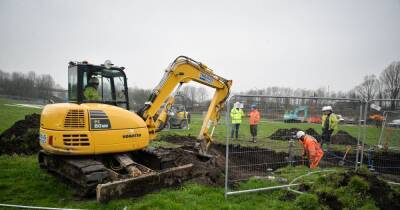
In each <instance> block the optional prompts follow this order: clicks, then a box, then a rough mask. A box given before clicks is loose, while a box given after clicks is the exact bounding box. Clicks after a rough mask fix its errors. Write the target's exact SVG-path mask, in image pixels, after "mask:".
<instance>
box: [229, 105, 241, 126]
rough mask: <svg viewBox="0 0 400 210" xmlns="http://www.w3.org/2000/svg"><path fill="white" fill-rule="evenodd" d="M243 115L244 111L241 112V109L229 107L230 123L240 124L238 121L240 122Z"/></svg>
mask: <svg viewBox="0 0 400 210" xmlns="http://www.w3.org/2000/svg"><path fill="white" fill-rule="evenodd" d="M243 115H244V113H243V110H242V109H236V108H233V109H231V120H232V124H240V123H242V117H243Z"/></svg>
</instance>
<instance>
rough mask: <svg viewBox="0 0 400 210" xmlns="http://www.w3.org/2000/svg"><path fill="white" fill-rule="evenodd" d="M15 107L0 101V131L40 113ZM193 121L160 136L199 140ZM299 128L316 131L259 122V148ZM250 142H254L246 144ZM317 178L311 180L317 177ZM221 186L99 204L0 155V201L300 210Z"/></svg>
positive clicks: (288, 171) (221, 136)
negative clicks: (230, 191) (280, 130)
mask: <svg viewBox="0 0 400 210" xmlns="http://www.w3.org/2000/svg"><path fill="white" fill-rule="evenodd" d="M9 103H13V101H10V100H3V99H0V132H2V131H3V130H4V129H6V128H7V127H9V126H10V125H12V123H13V122H15V121H16V120H19V119H22V118H23V117H24V115H26V114H30V113H33V112H40V110H38V109H31V108H16V107H9V106H5V105H4V104H9ZM192 119H193V121H192V122H193V123H192V125H191V128H190V129H189V130H170V131H163V132H161V134H160V135H161V136H162V135H167V134H180V135H193V136H197V135H198V131H199V129H200V126H201V117H200V116H193V118H192ZM246 121H247V120H246V119H245V120H244V123H243V125H242V128H241V129H242V132H241V137H242V138H247V137H246V136H247V135H248V133H249V131H248V129H247V128H248V125H247V122H246ZM283 127H287V128H290V127H299V128H309V127H312V128H315V129H316V130H318V128H319V125H308V124H284V123H275V122H262V124H261V126H260V128H259V136H260V137H261V138H260V139H261V140H260V141H259V142H260V143H258V144H260V145H261V146H262V145H263V143H262V139H263V138H264V137H265V138H266V137H267V136H269V135H271V134H272V132H274V130H275V129H277V128H283ZM343 129H344V130H346V131H348V132H350V133H351V134H353V135H355V136H356V134H357V128H356V127H354V126H343ZM368 129H369V132H368V135H371V139H373V138H374V137H372V136H375V135H376V136H377V135H378V133H379V132H378V129H374V128H368ZM225 133H226V127H225V125H224V120H222V122H221V125H220V126H218V127H217V128H216V130H215V132H214V136H215V141H216V142H221V143H223V142H224V141H225ZM249 144H252V143H249ZM152 145H156V146H157V145H167V144H166V143H163V142H160V141H154V142H152ZM308 171H309V169H307V168H305V167H296V168H291V167H289V168H285V169H282V172H281V175H282V176H283V177H286V178H287V179H289V180H292V179H293V178H295V177H297V176H299V175H302V174H305V173H306V172H308ZM316 176H319V175H315V176H312V177H311V178H315V177H316ZM274 184H276V183H274V182H272V181H260V180H250V181H248V182H246V183H243V184H242V185H241V186H240V189H248V188H252V187H255V186H270V185H274ZM223 192H224V190H223V188H222V187H208V186H201V185H198V184H194V183H186V184H184V185H183V186H182V187H180V188H178V189H164V190H161V191H160V192H155V193H152V194H148V195H146V196H144V197H141V198H131V199H119V200H114V201H111V202H110V203H107V204H98V203H96V201H95V200H94V199H89V200H76V199H75V198H74V196H73V189H71V188H69V186H68V185H66V184H64V183H63V182H61V181H60V180H59V179H57V178H55V177H53V176H50V175H49V174H47V173H46V172H44V171H42V170H40V169H39V167H38V164H37V161H36V157H35V156H5V155H3V156H0V203H7V204H20V205H37V206H49V207H69V208H88V209H123V208H124V207H127V208H128V209H299V207H298V206H297V205H296V202H295V201H285V200H282V199H280V198H281V197H282V196H284V195H285V193H286V191H282V190H281V191H270V192H264V193H253V194H244V195H240V196H232V197H229V198H228V199H227V200H226V199H225V198H224V193H223Z"/></svg>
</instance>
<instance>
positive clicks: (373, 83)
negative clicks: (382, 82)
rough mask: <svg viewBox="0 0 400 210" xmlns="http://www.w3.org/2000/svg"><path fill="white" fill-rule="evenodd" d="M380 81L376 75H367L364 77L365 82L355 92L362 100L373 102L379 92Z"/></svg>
mask: <svg viewBox="0 0 400 210" xmlns="http://www.w3.org/2000/svg"><path fill="white" fill-rule="evenodd" d="M377 85H378V80H377V78H376V76H375V75H374V74H371V75H367V76H365V77H364V81H363V82H362V83H361V84H360V85H358V86H356V88H355V91H356V92H357V93H358V94H359V95H360V97H361V98H364V99H366V100H368V101H369V100H371V99H373V98H374V97H375V95H376V93H377V92H378V87H377Z"/></svg>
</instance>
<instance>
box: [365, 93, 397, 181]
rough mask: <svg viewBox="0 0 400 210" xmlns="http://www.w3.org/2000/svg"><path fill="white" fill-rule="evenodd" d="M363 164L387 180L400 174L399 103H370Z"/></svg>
mask: <svg viewBox="0 0 400 210" xmlns="http://www.w3.org/2000/svg"><path fill="white" fill-rule="evenodd" d="M364 111H365V113H364V114H365V115H364V119H365V121H364V139H365V140H364V142H365V144H364V145H363V153H362V155H361V157H362V163H363V164H364V165H366V166H367V167H368V168H369V169H370V171H373V172H376V173H377V174H380V175H383V176H385V177H389V178H390V176H393V175H394V176H399V175H400V100H390V99H380V100H371V101H369V102H368V103H367V106H366V109H365V110H364Z"/></svg>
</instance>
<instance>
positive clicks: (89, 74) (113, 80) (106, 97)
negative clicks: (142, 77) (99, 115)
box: [68, 62, 129, 109]
mask: <svg viewBox="0 0 400 210" xmlns="http://www.w3.org/2000/svg"><path fill="white" fill-rule="evenodd" d="M68 98H69V101H70V102H74V103H104V104H110V105H114V106H119V107H122V108H125V109H129V100H128V88H127V81H126V75H125V73H124V71H123V69H122V68H118V67H111V68H106V67H105V66H103V65H101V66H97V65H91V64H88V63H72V62H71V63H70V66H69V68H68Z"/></svg>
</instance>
